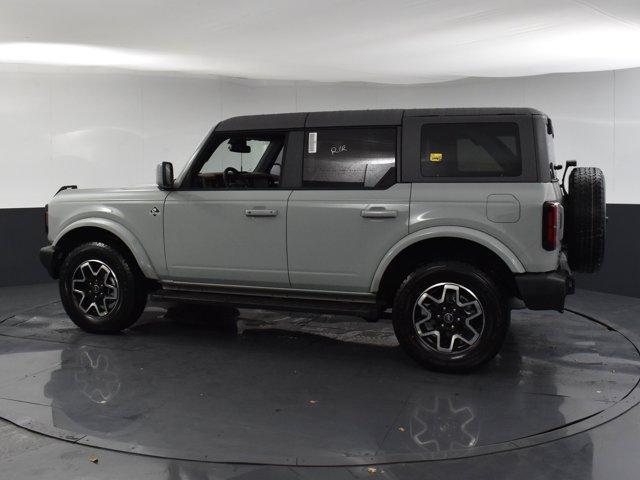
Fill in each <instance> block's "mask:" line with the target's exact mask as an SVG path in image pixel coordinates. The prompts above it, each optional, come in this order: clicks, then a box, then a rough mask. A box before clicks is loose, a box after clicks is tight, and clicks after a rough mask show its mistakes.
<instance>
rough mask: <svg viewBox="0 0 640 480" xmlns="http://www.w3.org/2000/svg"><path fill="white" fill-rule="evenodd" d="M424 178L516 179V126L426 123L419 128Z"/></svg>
mask: <svg viewBox="0 0 640 480" xmlns="http://www.w3.org/2000/svg"><path fill="white" fill-rule="evenodd" d="M420 136H421V147H420V171H421V173H422V176H424V177H518V176H520V175H521V174H522V154H521V151H520V136H519V130H518V124H517V123H507V122H505V123H442V124H436V123H433V124H432V123H430V124H425V125H423V126H422V130H421V135H420Z"/></svg>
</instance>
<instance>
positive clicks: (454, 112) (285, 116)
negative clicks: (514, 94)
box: [215, 107, 544, 132]
mask: <svg viewBox="0 0 640 480" xmlns="http://www.w3.org/2000/svg"><path fill="white" fill-rule="evenodd" d="M476 115H544V113H542V112H541V111H539V110H536V109H534V108H514V107H506V108H495V107H491V108H414V109H406V110H404V109H392V110H342V111H340V110H337V111H331V112H299V113H272V114H267V115H244V116H240V117H232V118H228V119H226V120H223V121H221V122H220V123H218V125H217V126H216V128H215V130H216V131H221V132H232V131H241V130H288V129H301V128H321V127H353V126H376V125H400V124H401V123H402V118H403V117H438V116H443V117H444V116H447V117H450V116H476Z"/></svg>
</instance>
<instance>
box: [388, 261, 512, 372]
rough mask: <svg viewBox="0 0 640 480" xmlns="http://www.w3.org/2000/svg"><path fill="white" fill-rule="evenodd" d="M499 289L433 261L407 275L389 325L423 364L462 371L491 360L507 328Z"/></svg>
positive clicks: (466, 270)
mask: <svg viewBox="0 0 640 480" xmlns="http://www.w3.org/2000/svg"><path fill="white" fill-rule="evenodd" d="M509 319H510V313H509V309H508V307H507V303H506V301H505V299H504V295H503V294H502V292H501V290H500V288H499V287H498V285H497V284H496V283H495V282H494V281H493V279H492V278H491V277H490V276H489V275H487V274H486V273H484V272H483V271H481V270H479V269H477V268H475V267H474V266H472V265H469V264H466V263H462V262H453V261H451V262H436V263H431V264H428V265H425V266H423V267H420V268H418V269H417V270H415V271H414V272H412V273H411V274H410V275H409V276H408V277H407V278H406V279H405V280H404V282H403V283H402V285H401V286H400V288H399V290H398V292H397V294H396V298H395V301H394V305H393V327H394V330H395V333H396V337H397V338H398V342H399V343H400V345H401V346H402V347H403V349H404V350H405V351H406V352H407V353H408V354H409V355H410V356H411V357H412V358H414V359H415V360H416V361H418V362H419V363H420V364H422V365H423V366H425V367H427V368H429V369H431V370H437V371H445V372H466V371H471V370H473V369H476V368H478V367H480V366H481V365H482V364H484V363H486V362H488V361H489V360H491V359H492V358H493V357H494V356H495V355H496V354H497V353H498V351H499V350H500V347H501V346H502V343H503V342H504V338H505V335H506V333H507V330H508V328H509Z"/></svg>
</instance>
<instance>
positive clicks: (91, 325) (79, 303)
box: [59, 242, 147, 333]
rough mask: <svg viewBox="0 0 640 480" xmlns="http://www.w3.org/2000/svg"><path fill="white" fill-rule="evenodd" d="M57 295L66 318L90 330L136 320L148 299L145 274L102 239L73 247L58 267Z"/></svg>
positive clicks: (115, 327)
mask: <svg viewBox="0 0 640 480" xmlns="http://www.w3.org/2000/svg"><path fill="white" fill-rule="evenodd" d="M59 286H60V297H61V299H62V305H63V306H64V309H65V311H66V312H67V314H68V315H69V318H71V320H72V321H73V323H75V324H76V325H77V326H79V327H80V328H82V329H83V330H85V331H87V332H91V333H116V332H119V331H121V330H124V329H125V328H128V327H130V326H131V325H133V324H134V323H135V321H136V320H137V319H138V317H139V316H140V315H141V314H142V312H143V310H144V307H145V305H146V302H147V291H146V289H145V286H144V278H142V276H141V275H140V274H138V273H137V270H136V266H135V265H132V264H131V261H130V260H128V259H127V258H126V257H125V256H124V255H122V253H120V252H119V251H118V250H117V249H115V248H113V247H112V246H110V245H107V244H105V243H102V242H89V243H85V244H82V245H80V246H78V247H76V248H75V249H74V250H72V251H71V252H70V253H69V254H68V255H67V257H66V258H65V260H64V262H63V263H62V266H61V268H60V281H59Z"/></svg>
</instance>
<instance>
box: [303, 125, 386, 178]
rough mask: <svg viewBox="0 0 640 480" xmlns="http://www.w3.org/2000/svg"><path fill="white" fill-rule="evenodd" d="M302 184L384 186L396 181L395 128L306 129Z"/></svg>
mask: <svg viewBox="0 0 640 480" xmlns="http://www.w3.org/2000/svg"><path fill="white" fill-rule="evenodd" d="M305 137H306V139H305V150H304V152H305V153H304V165H303V172H302V186H303V187H306V188H329V189H374V188H388V187H390V186H391V185H393V184H394V183H396V138H397V137H396V129H395V128H336V129H318V130H309V131H307V133H306V136H305Z"/></svg>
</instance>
